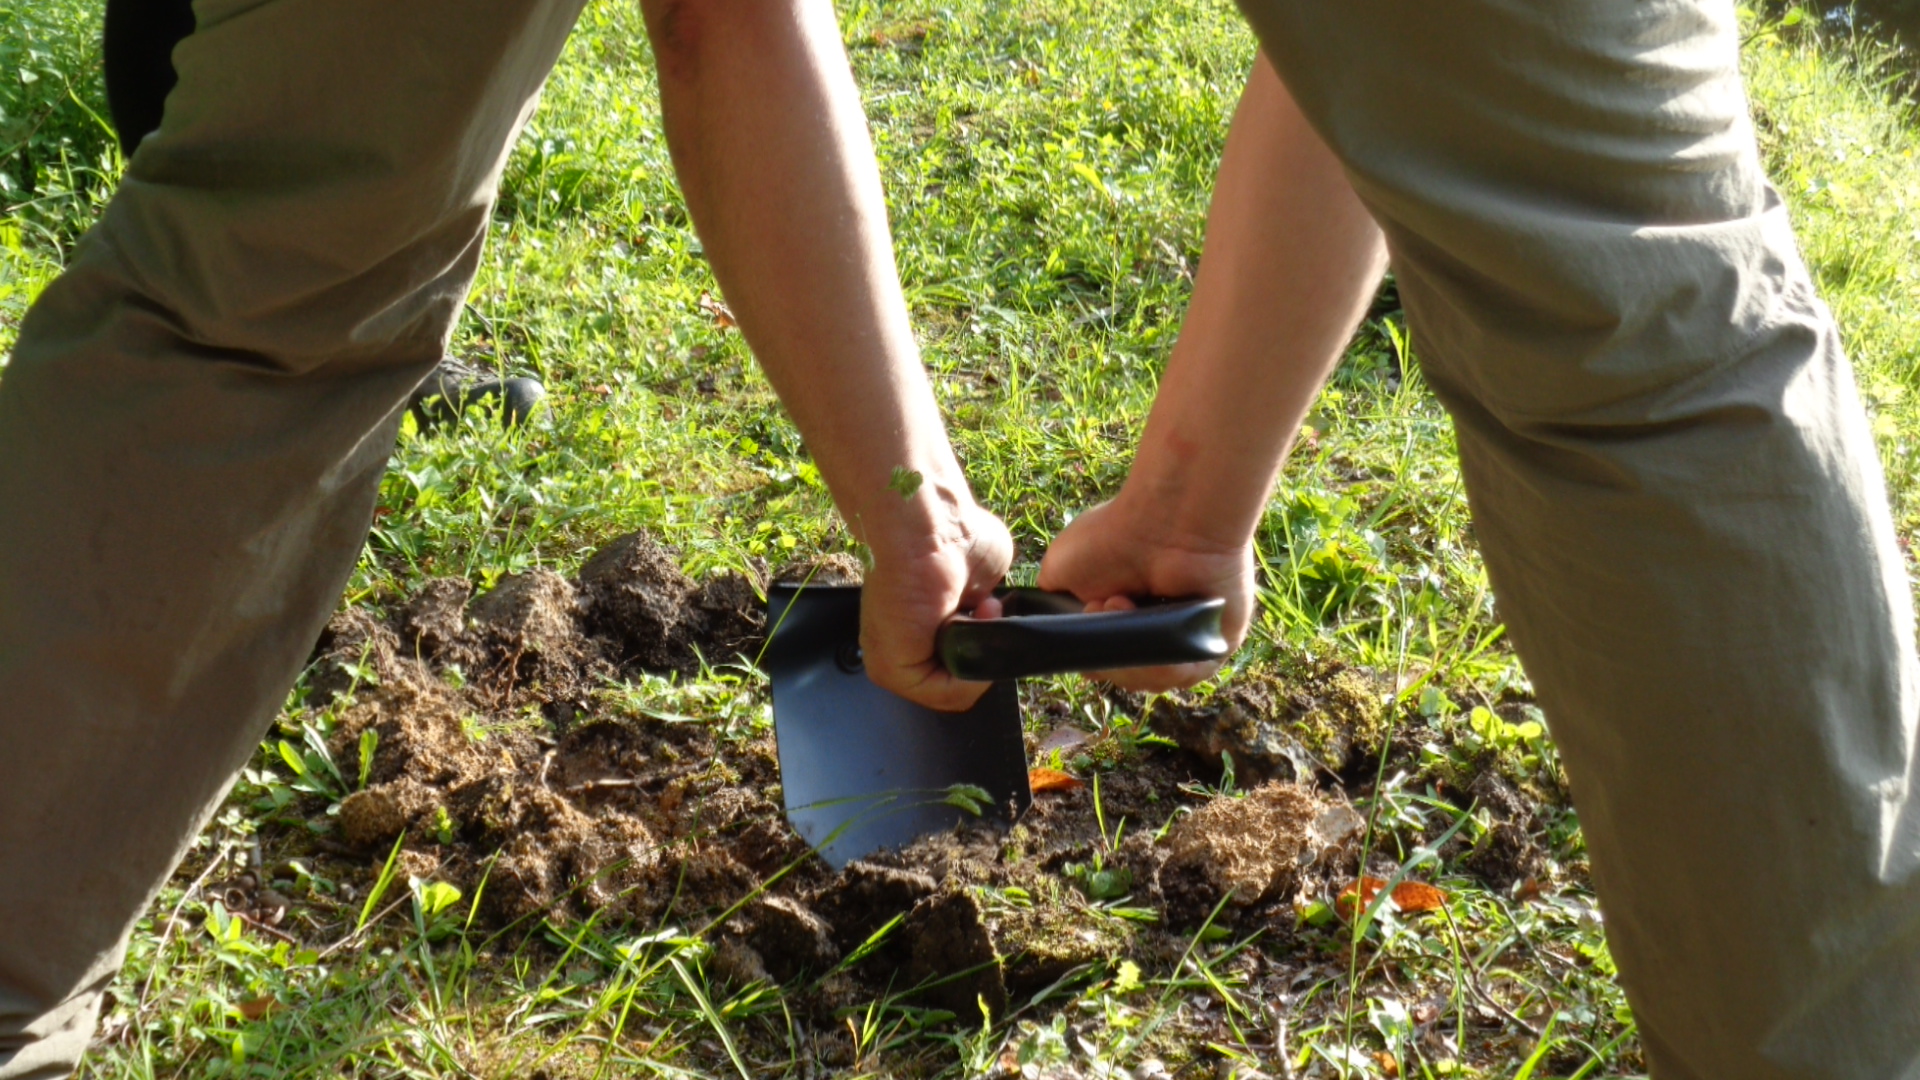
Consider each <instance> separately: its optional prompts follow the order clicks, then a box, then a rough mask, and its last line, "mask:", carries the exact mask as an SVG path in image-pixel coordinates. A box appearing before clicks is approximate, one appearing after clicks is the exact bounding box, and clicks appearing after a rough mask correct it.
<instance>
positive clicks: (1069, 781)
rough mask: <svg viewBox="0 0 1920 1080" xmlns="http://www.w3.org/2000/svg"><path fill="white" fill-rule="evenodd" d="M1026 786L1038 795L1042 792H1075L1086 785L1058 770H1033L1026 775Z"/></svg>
mask: <svg viewBox="0 0 1920 1080" xmlns="http://www.w3.org/2000/svg"><path fill="white" fill-rule="evenodd" d="M1027 786H1028V787H1031V788H1032V789H1033V791H1034V794H1036V795H1038V794H1039V793H1040V792H1043V791H1075V790H1078V789H1080V788H1083V787H1086V786H1087V785H1086V784H1085V783H1083V782H1081V781H1079V780H1076V779H1074V778H1073V777H1071V776H1068V775H1067V774H1066V773H1063V772H1061V771H1060V770H1059V769H1033V770H1030V771H1029V772H1028V773H1027Z"/></svg>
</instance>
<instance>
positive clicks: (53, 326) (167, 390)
mask: <svg viewBox="0 0 1920 1080" xmlns="http://www.w3.org/2000/svg"><path fill="white" fill-rule="evenodd" d="M579 4H580V0H469V2H466V3H460V4H449V3H444V2H428V3H403V4H394V3H387V2H385V0H201V2H200V3H199V5H198V14H199V17H200V26H199V29H198V31H197V32H195V33H194V34H193V35H192V36H191V37H189V38H187V39H186V40H185V41H184V42H182V43H181V45H180V47H179V48H178V49H177V50H176V52H175V54H174V59H175V61H176V63H177V64H178V66H179V71H180V83H179V85H178V87H176V88H175V90H174V91H173V93H172V95H171V96H170V97H169V98H168V100H167V108H166V112H165V117H164V119H163V121H162V123H161V126H160V129H159V131H158V132H156V133H155V134H154V135H152V136H151V137H149V138H147V139H146V140H145V142H143V143H142V144H141V146H140V149H139V152H138V153H137V154H135V155H134V157H133V160H132V162H131V164H130V166H129V170H128V173H127V176H126V178H125V180H124V182H123V184H122V186H121V189H120V190H119V192H118V193H116V195H115V196H114V198H113V200H112V202H111V203H110V204H109V206H108V208H107V211H106V214H105V217H104V220H103V221H102V223H101V224H100V225H99V226H98V227H97V228H96V229H95V230H94V232H93V233H92V234H91V235H89V236H88V238H87V239H86V240H85V241H84V242H83V243H82V245H81V247H80V249H79V250H78V251H77V252H76V254H75V256H74V259H73V262H72V264H71V265H70V267H69V268H68V270H67V271H66V273H65V274H63V275H62V276H61V277H60V278H59V279H58V280H56V281H55V282H54V283H53V284H52V285H50V286H49V287H48V288H47V290H46V292H45V293H44V294H43V295H42V296H41V297H40V298H39V300H38V301H37V302H36V304H35V305H34V307H33V308H32V310H31V311H30V312H29V314H28V316H27V318H26V321H25V324H24V325H23V326H22V328H21V333H20V337H19V342H18V344H17V346H16V347H15V350H14V353H13V356H12V359H11V362H10V363H9V364H8V365H7V366H6V367H5V368H4V370H0V507H4V508H5V510H4V511H0V731H4V732H5V733H6V739H7V752H6V753H5V754H4V755H0V1078H4V1080H21V1078H25V1077H33V1078H42V1077H57V1076H63V1075H65V1074H66V1073H67V1072H68V1071H70V1070H71V1068H72V1067H73V1065H74V1063H75V1061H76V1060H77V1058H78V1057H79V1055H80V1053H81V1051H82V1050H83V1049H84V1048H85V1045H86V1041H87V1038H88V1035H89V1032H90V1031H91V1030H92V1027H93V1023H94V1012H95V1009H96V1007H97V999H98V994H99V992H100V991H101V990H102V989H103V988H104V986H105V985H106V983H107V981H108V980H109V979H110V978H111V977H112V975H113V973H114V971H115V969H116V967H117V965H118V963H119V959H120V956H121V951H122V949H123V947H124V941H125V935H126V933H127V930H128V928H129V926H130V925H131V924H132V922H133V920H134V919H135V918H136V917H138V915H139V914H140V913H141V911H142V910H143V909H144V907H145V906H146V904H147V903H148V902H149V901H150V898H151V897H152V895H153V894H154V892H155V890H156V889H157V888H158V887H159V885H160V883H161V882H162V881H163V880H164V878H165V877H166V875H167V873H168V872H169V870H170V869H171V867H172V866H173V865H174V863H175V862H176V861H177V859H178V857H179V855H180V853H181V851H182V850H183V847H184V845H186V844H187V843H188V842H190V841H191V840H192V838H193V837H194V835H195V834H196V833H197V831H198V830H199V828H200V826H201V825H202V823H203V822H204V820H205V818H206V816H207V814H209V813H210V812H211V810H212V809H213V807H214V806H215V805H217V803H218V801H219V799H220V798H221V795H222V793H223V792H224V791H225V790H226V788H227V786H228V784H229V783H230V782H231V779H232V776H233V774H234V772H235V771H236V770H237V769H238V768H239V766H240V765H241V764H242V763H243V762H244V761H245V760H246V758H247V755H248V754H249V753H250V752H251V750H252V749H253V747H254V746H255V745H256V744H257V741H258V739H259V738H260V737H261V735H262V734H263V731H264V728H265V725H266V723H267V721H268V720H269V719H270V718H271V716H272V715H273V713H274V711H275V709H276V708H277V707H278V706H279V705H280V703H281V701H282V698H283V695H284V694H285V693H286V690H287V687H288V685H289V684H290V683H291V682H292V680H293V678H294V676H295V674H296V673H297V671H298V669H299V666H300V664H301V663H302V662H303V661H304V659H305V657H306V655H307V652H308V650H309V649H310V648H311V647H312V645H313V642H314V640H315V638H316V637H317V635H318V633H319V630H320V628H321V625H322V624H323V622H324V621H325V619H326V617H327V615H328V613H329V612H330V611H331V610H332V608H333V605H334V604H335V602H336V601H337V600H338V597H339V592H340V589H341V587H342V585H343V584H344V583H345V580H346V577H347V574H348V572H349V570H350V569H351V567H352V565H353V563H354V560H355V558H356V556H357V555H358V553H359V551H360V549H361V545H362V542H363V540H364V537H365V535H366V529H367V525H368V520H369V516H370V514H371V511H372V506H373V500H374V495H375V492H376V489H377V486H378V482H379V478H380V475H381V471H382V467H383V465H384V463H385V461H386V457H387V454H388V451H389V450H390V448H391V446H392V439H393V435H394V432H395V429H396V425H397V423H398V416H399V412H398V410H399V408H400V406H401V405H402V403H403V402H404V401H405V400H406V397H407V394H408V391H410V390H411V389H412V388H413V386H414V385H415V384H416V383H417V382H418V381H419V380H420V378H421V377H422V376H423V375H424V374H425V373H426V372H427V371H428V370H429V369H431V368H432V366H433V365H434V363H435V362H436V361H437V360H438V359H439V358H440V356H441V349H442V347H443V345H444V343H445V338H446V335H447V333H448V331H449V327H450V325H451V322H452V319H453V317H454V315H455V313H456V312H457V311H458V310H459V306H460V303H461V300H462V297H463V295H464V294H465V292H466V289H467V286H468V283H469V281H470V279H471V277H472V274H473V272H474V268H475V265H476V261H477V260H478V258H479V253H480V245H481V240H482V238H483V236H484V232H485V227H486V221H487V217H488V213H489V211H490V207H491V202H492V198H493V194H494V188H495V185H496V183H497V180H498V176H499V172H500V169H501V167H502V164H503V162H504V160H505V157H506V153H507V150H508V147H509V145H510V143H511V140H512V138H513V136H514V134H515V133H516V132H517V130H518V129H519V126H520V124H521V123H522V122H523V121H524V120H525V117H526V115H527V114H528V112H529V111H530V110H531V108H532V103H533V101H534V98H535V95H536V93H537V92H538V89H539V86H540V84H541V81H542V80H543V79H544V78H545V76H546V73H547V71H548V70H549V68H550V67H551V65H552V63H553V61H554V59H555V58H556V57H557V55H558V53H559V50H560V47H561V45H562V43H563V42H564V40H565V37H566V34H567V32H568V30H569V28H570V27H571V25H572V22H573V19H574V17H575V15H576V14H577V11H578V7H579Z"/></svg>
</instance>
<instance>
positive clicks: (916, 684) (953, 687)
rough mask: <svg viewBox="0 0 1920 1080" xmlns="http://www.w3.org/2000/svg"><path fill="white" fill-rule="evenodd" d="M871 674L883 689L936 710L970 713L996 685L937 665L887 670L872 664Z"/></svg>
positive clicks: (869, 671) (869, 675) (869, 670)
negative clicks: (965, 678) (967, 679)
mask: <svg viewBox="0 0 1920 1080" xmlns="http://www.w3.org/2000/svg"><path fill="white" fill-rule="evenodd" d="M867 677H868V678H870V679H872V680H873V681H874V683H875V684H876V685H878V686H879V687H881V688H882V689H884V690H890V691H892V692H893V693H895V694H898V695H900V696H901V697H903V698H906V699H907V700H908V701H911V702H913V703H914V704H916V705H924V706H926V707H927V708H929V709H933V710H934V711H936V712H955V713H957V712H966V711H967V710H968V709H971V708H973V707H974V705H975V704H977V703H978V702H979V701H980V697H981V695H983V694H985V693H986V692H987V690H988V689H990V688H991V687H992V686H993V684H992V683H984V682H964V681H962V680H960V679H956V678H954V677H953V676H952V675H949V674H947V673H946V672H945V671H943V670H941V669H940V667H939V666H938V665H937V664H928V665H925V666H922V667H917V668H898V667H896V668H889V669H884V670H880V669H875V668H873V667H869V668H868V669H867Z"/></svg>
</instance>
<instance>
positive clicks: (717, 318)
mask: <svg viewBox="0 0 1920 1080" xmlns="http://www.w3.org/2000/svg"><path fill="white" fill-rule="evenodd" d="M700 310H701V311H704V312H706V313H707V314H708V315H710V316H712V317H713V321H714V322H715V323H717V324H719V326H720V329H722V330H731V329H733V328H734V327H736V326H738V325H739V323H737V322H735V321H734V318H733V309H732V308H729V307H728V306H727V305H726V304H725V303H723V302H721V301H719V300H716V299H714V298H713V297H712V296H711V295H710V294H708V293H701V294H700Z"/></svg>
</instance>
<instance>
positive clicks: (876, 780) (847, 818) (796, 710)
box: [762, 585, 1033, 870]
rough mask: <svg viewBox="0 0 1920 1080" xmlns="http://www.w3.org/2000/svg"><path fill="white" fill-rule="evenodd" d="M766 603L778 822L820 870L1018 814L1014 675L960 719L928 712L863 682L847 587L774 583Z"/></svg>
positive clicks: (1020, 791)
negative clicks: (783, 811)
mask: <svg viewBox="0 0 1920 1080" xmlns="http://www.w3.org/2000/svg"><path fill="white" fill-rule="evenodd" d="M767 607H768V625H770V626H772V627H773V635H772V637H771V639H770V640H769V641H768V642H767V650H766V655H765V656H764V657H763V658H762V662H763V664H764V666H765V667H766V670H767V673H768V674H769V675H770V676H771V677H772V680H773V727H774V735H775V737H776V738H777V740H778V742H779V751H780V781H781V793H782V795H783V796H784V798H785V801H786V807H787V820H788V821H790V822H792V823H793V827H794V829H795V830H796V831H798V832H799V834H800V837H801V839H803V840H805V841H806V842H807V843H808V844H809V845H810V846H811V847H813V849H814V850H815V851H817V852H818V853H819V854H820V857H821V858H823V859H825V860H826V861H827V863H828V864H829V865H831V866H832V867H834V868H835V869H836V870H837V869H840V868H841V867H844V866H846V864H847V863H849V862H851V861H853V860H854V859H858V858H861V857H862V856H865V855H869V854H871V853H873V852H875V851H879V850H882V849H884V848H890V847H897V846H899V845H902V844H906V843H909V842H911V841H912V840H914V839H915V838H917V837H920V836H925V835H927V834H928V833H934V832H940V831H943V830H946V829H951V828H953V827H954V826H955V825H958V824H961V823H962V822H966V821H974V820H979V819H980V818H986V819H989V820H994V821H999V822H1004V823H1009V824H1010V823H1011V822H1013V821H1014V820H1015V819H1016V818H1018V817H1019V816H1020V815H1021V814H1022V813H1024V812H1026V809H1027V807H1028V806H1029V805H1030V804H1031V803H1032V802H1033V794H1032V792H1031V791H1030V790H1029V789H1028V787H1027V755H1026V745H1025V743H1024V741H1023V740H1022V739H1021V734H1020V699H1019V696H1018V692H1017V690H1016V688H1015V684H1014V683H1013V681H1012V680H1007V681H1004V682H996V683H994V684H993V687H992V689H990V690H988V691H987V693H986V696H985V697H983V698H981V699H980V702H979V703H978V704H977V705H975V706H974V707H973V708H972V709H969V710H968V711H966V712H963V713H943V712H935V711H934V710H932V709H929V708H926V707H924V706H921V705H916V704H914V703H913V702H911V701H908V700H906V699H905V698H902V697H899V696H898V695H896V694H893V693H891V692H889V691H886V690H882V689H881V688H880V687H878V686H876V685H874V684H873V682H872V681H871V680H870V679H868V678H867V675H866V670H865V669H864V668H863V667H862V666H861V663H860V589H859V588H858V587H857V586H834V585H807V586H795V585H775V586H774V587H773V589H772V590H771V591H770V593H769V595H768V597H767ZM981 793H984V797H981Z"/></svg>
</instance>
